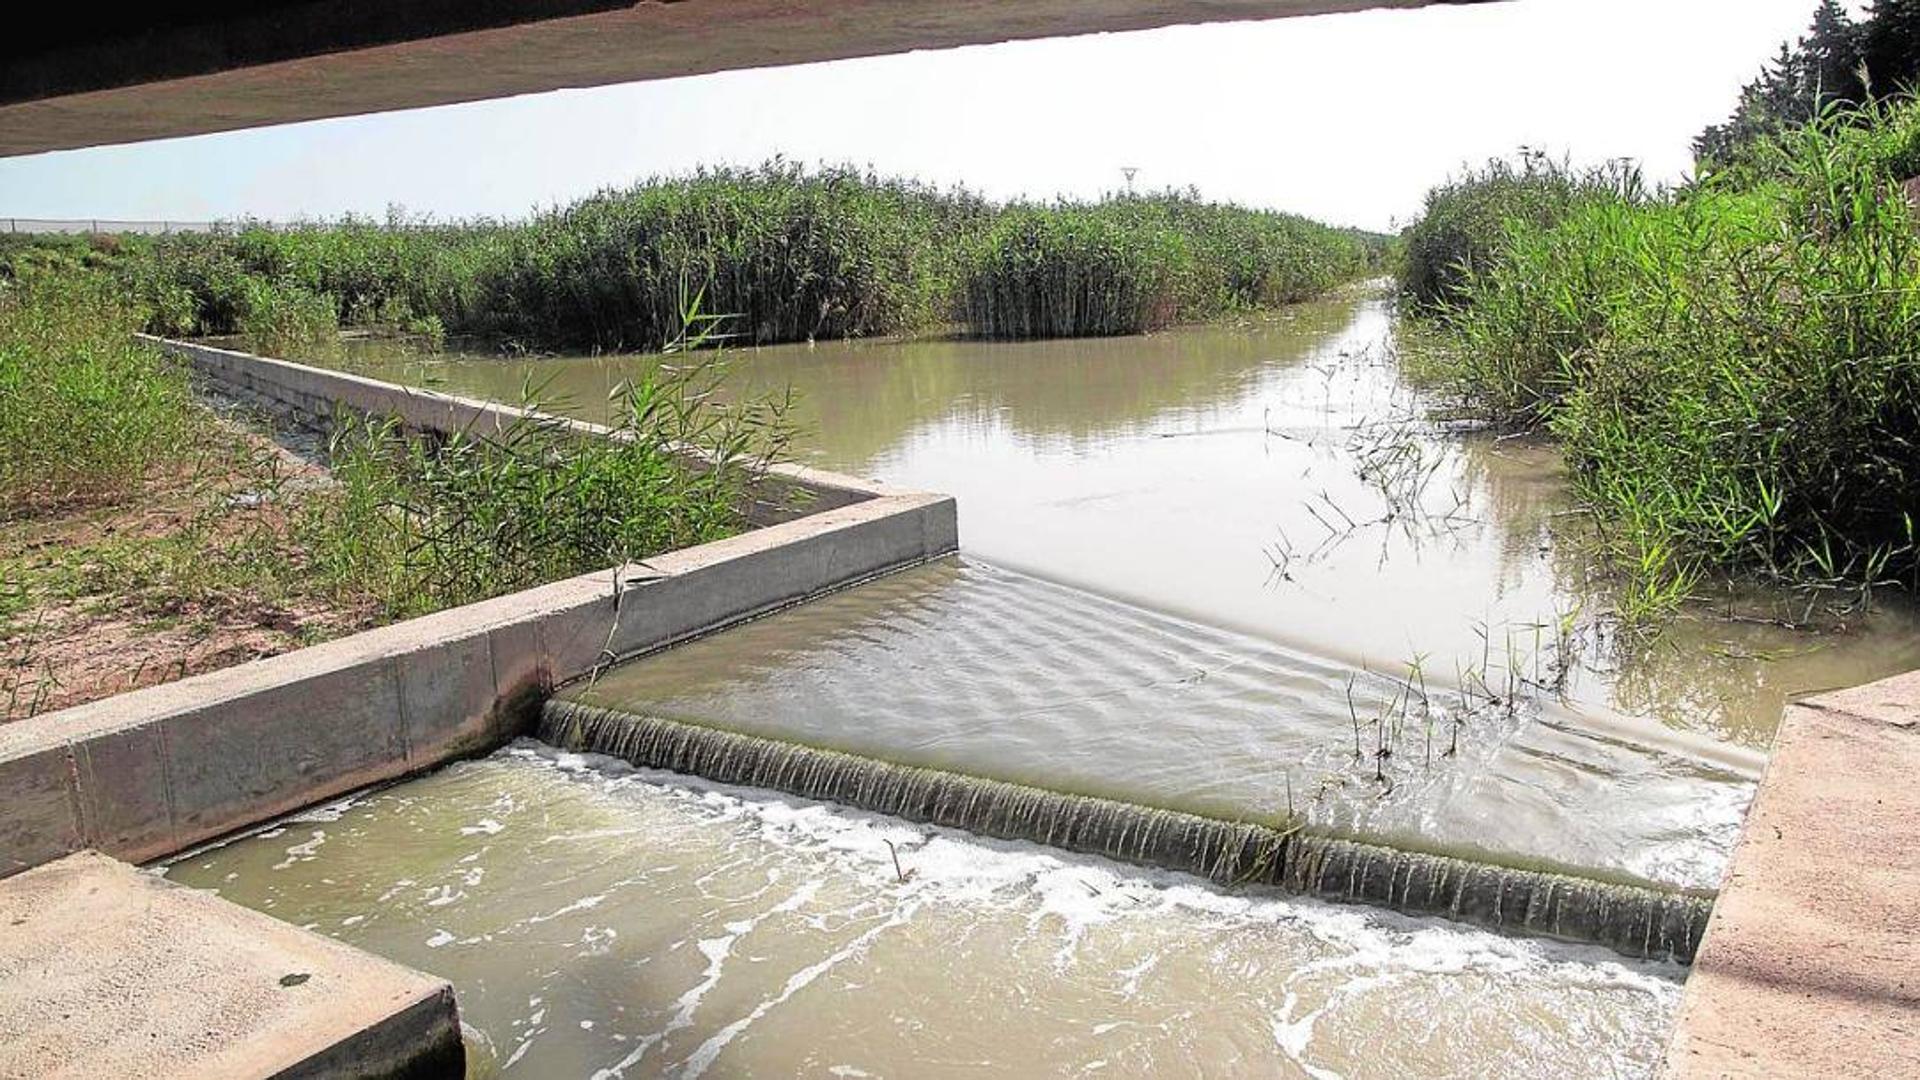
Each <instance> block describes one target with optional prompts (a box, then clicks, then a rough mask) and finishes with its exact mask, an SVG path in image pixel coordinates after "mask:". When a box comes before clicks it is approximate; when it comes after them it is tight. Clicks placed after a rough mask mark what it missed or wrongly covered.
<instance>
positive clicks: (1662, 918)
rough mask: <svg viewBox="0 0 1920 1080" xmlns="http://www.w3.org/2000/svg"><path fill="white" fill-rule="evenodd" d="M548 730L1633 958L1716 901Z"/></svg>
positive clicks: (565, 743) (850, 800)
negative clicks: (1598, 946)
mask: <svg viewBox="0 0 1920 1080" xmlns="http://www.w3.org/2000/svg"><path fill="white" fill-rule="evenodd" d="M539 737H540V738H541V739H542V740H543V741H545V742H547V743H549V744H551V745H553V746H556V747H559V748H561V749H563V750H570V751H577V752H585V753H598V754H606V755H609V756H612V757H617V758H620V759H623V760H625V761H628V762H630V763H632V764H634V765H638V766H642V767H646V768H657V769H665V770H668V771H672V772H678V773H683V774H688V775H693V776H698V777H701V778H703V779H706V780H711V781H715V782H718V783H726V784H736V785H741V786H748V787H758V788H765V789H770V790H774V791H779V792H784V793H786V794H790V795H796V796H799V797H802V798H808V799H818V800H821V801H825V802H834V803H840V804H843V805H847V806H852V807H856V808H858V809H862V810H869V811H873V812H876V813H883V814H889V815H893V816H896V817H900V818H904V819H906V820H909V821H914V822H919V823H925V824H932V825H939V826H943V827H948V828H955V829H962V830H965V831H968V832H973V833H977V834H981V835H984V836H991V837H996V838H999V839H1006V840H1025V841H1030V842H1033V843H1039V844H1045V845H1049V846H1053V847H1058V848H1063V849H1066V850H1069V851H1076V852H1083V853H1087V854H1094V855H1100V856H1104V857H1107V858H1112V859H1116V860H1120V861H1123V862H1130V863H1135V864H1141V865H1148V866H1155V867H1161V868H1164V869H1169V870H1178V871H1184V872H1187V873H1192V874H1197V875H1199V876H1202V877H1205V878H1208V879H1210V880H1212V881H1215V882H1218V883H1221V884H1225V885H1243V884H1250V885H1264V886H1270V887H1277V888H1279V889H1282V890H1285V891H1288V892H1292V893H1296V894H1300V895H1306V896H1313V897H1317V898H1321V899H1326V900H1332V901H1337V902H1343V903H1365V904H1372V905H1376V906H1380V907H1385V908H1388V909H1391V910H1393V911H1397V912H1401V913H1403V914H1407V915H1416V916H1439V917H1443V918H1448V919H1453V920H1457V921H1460V922H1464V923H1469V924H1472V925H1475V926H1480V927H1484V928H1487V929H1491V930H1498V931H1501V932H1504V933H1510V934H1517V935H1526V936H1536V937H1547V938H1553V939H1557V940H1561V941H1570V942H1580V943H1587V944H1594V945H1601V946H1605V947H1607V948H1609V949H1612V950H1614V951H1616V952H1619V953H1621V954H1624V955H1627V956H1632V957H1644V958H1651V959H1672V960H1676V961H1679V962H1682V963H1687V962H1691V960H1692V958H1693V954H1694V951H1695V949H1696V948H1697V947H1698V945H1699V942H1700V937H1701V934H1702V933H1703V932H1704V931H1705V929H1706V922H1707V916H1708V913H1709V911H1710V909H1711V906H1712V901H1711V899H1710V898H1709V897H1707V896H1704V895H1701V894H1699V893H1696V892H1692V891H1683V890H1678V889H1673V890H1667V889H1660V888H1655V887H1646V886H1637V885H1626V884H1616V883H1612V882H1605V881H1598V880H1593V879H1589V878H1583V877H1579V876H1576V875H1572V874H1565V873H1556V872H1551V871H1544V870H1536V869H1528V868H1523V867H1513V866H1501V865H1497V864H1493V863H1488V862H1480V861H1474V860H1469V859H1463V858H1458V857H1454V856H1448V855H1437V854H1428V853H1422V852H1410V851H1402V850H1398V849H1395V848H1392V847H1387V846H1384V845H1379V844H1371V843H1366V842H1361V841H1356V840H1350V839H1345V838H1339V837H1333V836H1326V835H1321V834H1317V833H1314V832H1312V831H1308V830H1306V829H1304V828H1297V827H1293V828H1283V827H1275V826H1273V825H1267V824H1261V823H1256V822H1247V821H1229V820H1225V819H1221V818H1213V817H1207V816H1202V815H1199V814H1190V813H1183V812H1180V811H1174V810H1166V809H1159V808H1153V807H1146V806H1139V805H1134V804H1130V803H1125V802H1120V801H1116V800H1111V799H1102V798H1094V797H1090V796H1085V795H1072V794H1065V793H1061V792H1054V791H1048V790H1045V789H1042V788H1038V787H1032V786H1027V785H1022V784H1013V783H1007V782H1004V781H997V780H989V779H983V778H980V777H976V776H969V775H966V774H963V773H957V772H946V771H941V770H936V769H926V768H919V767H915V766H908V765H899V764H894V763H891V762H887V761H882V760H879V759H876V758H870V757H863V756H860V755H855V754H847V753H842V752H839V751H834V750H823V749H818V748H815V747H810V746H804V745H800V744H797V743H790V742H783V741H780V740H777V739H769V738H764V737H761V736H756V735H743V734H739V733H737V732H730V731H724V730H721V729H718V728H710V727H705V726H701V725H698V724H690V723H685V722H682V721H678V720H668V719H662V718H657V717H650V716H644V715H639V714H635V713H630V712H623V711H619V710H613V709H604V708H598V707H594V706H591V705H583V704H580V703H578V702H572V701H566V700H559V699H556V700H552V701H549V702H547V703H546V705H545V706H544V708H543V709H542V712H541V718H540V726H539Z"/></svg>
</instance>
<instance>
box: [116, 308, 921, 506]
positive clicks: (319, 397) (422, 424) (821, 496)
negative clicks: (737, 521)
mask: <svg viewBox="0 0 1920 1080" xmlns="http://www.w3.org/2000/svg"><path fill="white" fill-rule="evenodd" d="M135 336H136V337H138V338H139V339H140V340H142V341H145V342H147V343H149V344H151V345H154V346H155V347H157V348H160V349H163V350H165V351H166V352H169V353H171V354H173V355H174V356H177V357H179V358H181V359H183V360H185V361H186V362H187V363H188V364H189V365H191V367H192V368H193V370H194V372H195V374H197V375H198V376H199V377H200V378H202V379H204V380H206V381H207V382H210V383H212V384H213V385H214V386H215V387H217V388H218V389H219V390H220V391H221V392H223V393H225V394H228V395H230V396H232V397H235V398H238V399H240V400H242V401H245V402H248V403H251V404H253V405H256V406H258V407H260V408H262V409H265V410H267V411H268V412H270V413H273V414H275V415H279V416H282V417H286V418H289V419H291V420H293V421H294V422H296V423H299V424H303V425H306V426H324V425H326V424H327V423H328V422H330V421H331V420H332V419H333V417H334V415H335V413H336V412H337V411H338V410H340V409H348V410H352V411H354V412H358V413H362V414H365V415H371V416H380V417H388V416H391V417H398V418H399V419H400V421H401V423H402V424H404V425H405V426H406V427H408V428H410V429H412V430H414V431H429V432H442V433H447V432H455V431H465V432H471V433H475V434H478V435H482V436H486V435H497V434H499V433H501V432H504V431H506V430H507V429H508V428H510V427H512V426H513V425H514V424H518V423H524V422H526V421H528V420H532V421H535V422H538V423H541V424H544V425H548V426H551V427H554V428H559V429H561V430H564V431H569V432H572V433H574V434H576V435H579V436H581V437H583V438H607V437H609V436H611V435H612V434H614V433H613V431H612V430H611V429H609V428H607V427H606V426H604V425H601V424H593V423H588V422H587V421H585V420H574V419H571V418H569V417H563V416H555V415H552V414H549V413H542V412H538V411H535V410H533V409H526V408H521V407H519V406H514V405H507V404H503V403H501V402H497V401H485V400H481V399H478V398H468V397H460V396H458V395H455V394H442V393H440V392H438V391H435V390H426V389H422V388H419V387H412V386H402V385H399V384H397V383H389V382H382V381H380V380H378V379H369V378H365V377H363V376H359V375H350V374H348V373H346V372H343V371H332V370H329V369H327V368H320V367H314V366H312V365H309V364H297V363H294V362H293V361H291V360H278V359H274V358H273V357H267V356H256V355H254V354H252V353H246V352H239V351H236V350H233V349H221V348H216V347H214V346H211V345H201V344H198V343H196V342H190V341H172V340H169V339H167V338H160V337H154V336H153V335H151V334H138V335H135ZM771 474H772V476H773V478H774V479H775V484H774V486H773V487H772V489H771V490H769V491H767V492H765V493H763V497H762V498H761V499H760V500H759V501H758V504H757V505H756V507H755V508H754V513H752V514H751V515H750V517H751V519H752V521H753V523H754V524H756V525H771V524H775V523H777V522H781V521H791V520H793V519H794V518H796V517H800V516H803V515H805V514H811V513H818V512H820V511H822V510H832V509H835V508H838V507H842V506H848V505H851V504H853V503H856V502H860V501H863V500H865V499H872V498H877V497H879V496H882V495H899V494H909V493H908V492H906V491H904V490H903V489H900V488H892V487H888V486H886V485H884V484H876V483H873V482H871V481H866V480H857V479H855V478H853V477H850V476H842V475H840V474H839V473H833V472H827V471H825V470H823V469H811V468H807V467H806V466H802V465H791V464H783V465H776V466H774V467H773V469H772V470H771ZM796 495H797V496H799V498H797V499H796V498H795V496H796Z"/></svg>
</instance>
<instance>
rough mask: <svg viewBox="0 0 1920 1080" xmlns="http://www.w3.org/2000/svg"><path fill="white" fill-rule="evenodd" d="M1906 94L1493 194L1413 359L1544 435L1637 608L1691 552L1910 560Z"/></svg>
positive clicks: (1654, 600) (1916, 243) (1886, 574)
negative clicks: (1491, 246) (1609, 182)
mask: <svg viewBox="0 0 1920 1080" xmlns="http://www.w3.org/2000/svg"><path fill="white" fill-rule="evenodd" d="M1916 151H1920V106H1916V105H1914V104H1912V103H1905V104H1900V105H1898V106H1894V107H1886V108H1881V107H1874V108H1870V109H1869V110H1868V111H1866V112H1858V113H1833V114H1830V115H1828V116H1827V117H1825V118H1823V119H1821V120H1819V121H1816V122H1815V123H1812V124H1810V125H1808V126H1806V127H1805V128H1802V129H1797V130H1795V131H1792V132H1789V133H1786V134H1784V135H1782V136H1780V137H1779V138H1778V139H1776V140H1774V141H1773V142H1771V143H1767V144H1765V145H1764V146H1763V147H1759V148H1755V149H1754V150H1753V151H1752V153H1751V155H1750V157H1749V158H1748V159H1746V162H1745V164H1744V165H1743V166H1742V167H1741V168H1739V169H1736V170H1729V171H1727V172H1724V173H1722V174H1720V175H1717V176H1710V177H1708V178H1706V179H1704V180H1702V181H1700V182H1698V183H1696V184H1694V185H1691V186H1688V187H1686V188H1683V189H1680V190H1678V191H1675V192H1671V193H1665V194H1658V195H1655V194H1648V193H1645V192H1640V191H1630V190H1622V191H1619V192H1616V193H1614V194H1612V195H1608V196H1596V197H1589V198H1583V199H1581V200H1578V201H1577V202H1576V203H1575V204H1574V205H1572V206H1571V207H1569V208H1568V209H1567V210H1566V212H1565V213H1564V214H1563V215H1561V216H1559V217H1558V219H1557V220H1554V221H1552V222H1547V223H1542V222H1539V221H1538V220H1535V219H1531V218H1527V217H1524V216H1521V217H1509V218H1506V219H1505V221H1504V228H1505V230H1506V240H1505V243H1504V246H1503V247H1502V249H1501V250H1500V251H1499V253H1498V255H1497V256H1496V257H1494V258H1492V259H1491V260H1490V261H1488V262H1486V263H1484V264H1481V265H1477V266H1475V267H1473V268H1471V270H1470V271H1469V272H1468V273H1467V275H1466V277H1465V278H1464V280H1463V283H1462V285H1461V287H1460V291H1459V297H1460V299H1459V302H1458V304H1457V305H1456V306H1455V307H1453V308H1452V309H1451V310H1450V312H1449V313H1448V315H1447V320H1446V321H1447V323H1448V326H1449V329H1448V330H1447V332H1446V333H1447V336H1448V337H1449V338H1450V341H1448V342H1447V344H1446V346H1445V347H1443V348H1442V349H1440V350H1439V351H1438V352H1437V353H1435V354H1434V355H1432V356H1429V357H1426V358H1425V361H1424V362H1425V365H1426V368H1427V373H1428V375H1429V376H1430V377H1432V378H1434V379H1436V380H1437V381H1438V382H1439V383H1440V384H1441V385H1442V386H1443V387H1445V388H1446V389H1448V390H1449V391H1451V392H1452V393H1453V394H1454V395H1455V396H1456V397H1457V398H1458V399H1459V400H1460V401H1461V402H1463V403H1464V404H1465V405H1467V406H1468V407H1469V408H1472V409H1474V410H1475V411H1477V412H1479V413H1481V414H1482V415H1484V416H1486V417H1488V418H1490V419H1492V420H1494V421H1496V422H1499V423H1502V424H1506V425H1511V426H1518V427H1527V426H1544V427H1546V428H1547V429H1549V430H1550V431H1551V432H1552V433H1553V434H1554V435H1556V436H1557V437H1558V439H1559V441H1560V443H1561V445H1562V447H1563V448H1564V452H1565V455H1566V458H1567V460H1568V462H1569V464H1570V465H1571V466H1572V472H1573V477H1574V482H1575V485H1576V487H1577V490H1578V491H1579V493H1580V494H1581V495H1582V496H1583V498H1584V499H1585V500H1586V501H1587V502H1588V503H1589V504H1590V505H1591V506H1593V507H1594V508H1595V509H1596V510H1597V512H1598V514H1599V516H1600V519H1601V521H1602V522H1603V524H1604V525H1605V526H1606V528H1607V530H1608V533H1609V536H1610V537H1611V538H1612V539H1613V540H1614V542H1615V547H1616V549H1617V550H1616V554H1617V555H1618V557H1619V558H1620V559H1621V560H1622V561H1623V563H1624V564H1625V565H1626V567H1627V568H1628V569H1629V570H1630V571H1632V574H1633V578H1634V580H1635V581H1636V582H1637V583H1638V584H1637V588H1638V590H1639V591H1638V595H1639V597H1640V599H1641V600H1643V601H1644V602H1645V603H1646V604H1647V605H1648V606H1649V607H1650V608H1659V607H1661V606H1665V605H1669V604H1671V603H1672V602H1674V601H1677V600H1678V599H1679V598H1681V597H1683V596H1684V595H1685V594H1686V592H1687V591H1688V589H1689V588H1690V587H1691V585H1692V583H1693V582H1694V581H1695V580H1696V579H1697V578H1698V577H1699V576H1700V575H1702V574H1705V573H1714V572H1723V571H1731V572H1744V573H1759V574H1761V575H1764V576H1770V577H1778V578H1781V579H1784V580H1787V581H1792V582H1797V583H1801V584H1809V585H1821V586H1835V585H1847V586H1850V587H1854V588H1862V587H1871V586H1873V585H1875V584H1882V583H1887V582H1893V581H1899V582H1904V583H1906V584H1908V585H1912V584H1914V582H1915V577H1916V574H1920V554H1917V552H1916V546H1915V536H1914V518H1915V516H1916V514H1920V234H1917V233H1916V218H1915V214H1914V212H1913V210H1912V209H1911V208H1910V207H1909V205H1908V203H1907V201H1906V199H1905V198H1904V197H1903V193H1902V190H1901V186H1900V181H1901V180H1903V179H1905V178H1906V176H1907V175H1909V170H1912V169H1915V168H1916V167H1917V166H1920V154H1917V153H1916Z"/></svg>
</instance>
